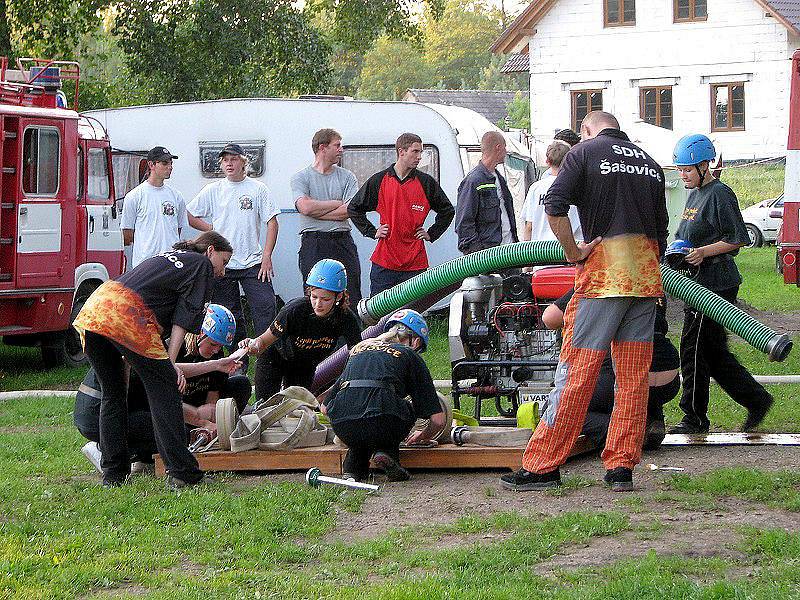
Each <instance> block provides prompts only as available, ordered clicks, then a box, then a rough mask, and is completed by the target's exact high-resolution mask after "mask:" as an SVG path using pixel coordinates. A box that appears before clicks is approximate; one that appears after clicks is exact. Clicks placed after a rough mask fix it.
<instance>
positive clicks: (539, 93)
mask: <svg viewBox="0 0 800 600" xmlns="http://www.w3.org/2000/svg"><path fill="white" fill-rule="evenodd" d="M672 7H673V0H638V1H637V2H636V25H635V26H633V27H608V28H604V27H603V0H559V1H558V2H557V3H556V4H555V6H554V7H553V8H552V9H551V10H550V12H549V13H548V14H547V15H546V16H545V17H544V18H543V19H542V20H541V21H540V22H539V23H538V24H537V25H536V30H537V33H536V34H535V35H534V36H533V37H532V38H531V39H530V44H529V51H530V64H531V118H532V131H533V134H534V136H536V137H537V138H538V139H539V140H542V141H544V140H547V139H549V138H550V137H551V136H552V134H553V132H554V131H557V130H558V129H561V128H563V127H568V126H569V125H570V121H571V107H570V88H571V89H581V88H584V89H585V88H590V87H591V88H594V87H595V85H597V84H598V83H599V84H600V86H599V87H603V88H604V89H603V108H604V110H607V111H610V112H612V113H614V114H615V115H616V116H617V118H619V119H620V121H621V123H622V126H623V129H624V128H625V125H626V124H630V123H632V122H633V121H635V120H638V119H639V85H653V84H652V83H651V82H644V83H637V82H636V81H632V80H638V79H657V78H668V79H673V80H675V81H674V86H673V89H672V100H673V119H674V130H675V133H676V134H684V133H693V132H699V133H706V134H709V135H711V137H712V138H713V139H714V141H715V142H716V143H717V144H718V145H719V147H720V149H721V151H722V152H723V154H724V156H725V157H726V158H728V159H732V158H753V157H766V156H779V155H784V154H785V153H786V138H787V127H788V102H789V72H790V65H791V61H790V58H791V55H792V52H793V50H794V49H795V48H797V47H798V46H800V39H798V37H797V36H795V35H793V34H790V33H789V31H788V30H787V29H786V28H785V27H784V26H783V25H782V24H780V23H779V22H778V21H776V20H775V19H774V18H772V17H767V16H765V13H764V11H763V10H762V9H761V7H760V6H759V5H758V4H756V2H754V1H753V0H708V20H707V21H705V22H695V23H673V14H672V10H673V8H672ZM728 77H729V78H728ZM709 78H714V79H712V80H711V81H713V82H714V83H721V82H722V80H726V82H727V81H731V82H734V81H741V80H745V131H743V132H714V133H713V134H710V130H711V116H710V112H711V99H710V98H711V96H710V94H711V92H710V82H709ZM581 83H586V84H591V85H585V86H584V85H578V84H581Z"/></svg>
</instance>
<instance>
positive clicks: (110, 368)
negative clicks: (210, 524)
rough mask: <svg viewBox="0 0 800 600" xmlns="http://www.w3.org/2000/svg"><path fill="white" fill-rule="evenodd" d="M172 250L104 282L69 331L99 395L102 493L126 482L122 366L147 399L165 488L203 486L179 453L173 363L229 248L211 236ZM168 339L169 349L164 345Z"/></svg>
mask: <svg viewBox="0 0 800 600" xmlns="http://www.w3.org/2000/svg"><path fill="white" fill-rule="evenodd" d="M174 248H175V250H173V251H171V252H164V253H163V254H159V255H158V256H154V257H152V258H148V259H147V260H145V261H144V262H142V263H141V264H139V265H138V266H137V267H136V268H135V269H133V270H131V271H128V272H126V273H124V274H123V275H122V276H121V277H119V278H118V279H116V280H114V281H107V282H105V283H104V284H103V285H101V286H100V287H99V288H97V290H95V292H94V293H93V294H92V295H91V296H90V297H89V299H88V300H87V301H86V304H85V305H84V306H83V309H81V312H80V313H78V316H77V317H76V318H75V321H74V323H73V326H74V327H75V328H76V329H77V330H78V331H79V332H80V334H81V336H82V338H83V340H84V348H85V351H86V355H87V357H88V358H89V362H90V363H91V364H92V367H93V368H94V370H95V372H96V373H97V378H98V380H99V382H100V386H101V388H102V392H103V397H102V400H101V405H100V450H101V452H102V456H103V458H102V467H103V486H105V487H115V486H118V485H121V484H122V483H124V482H125V480H126V478H127V477H128V475H129V474H130V467H131V463H130V456H129V454H128V447H127V445H128V442H127V440H128V435H127V428H128V426H127V408H126V395H127V394H126V388H127V386H126V382H125V362H127V363H128V365H129V366H130V367H131V368H132V369H133V370H134V371H135V372H136V373H137V374H138V375H139V377H140V378H141V380H142V382H143V384H144V387H145V389H146V391H147V396H148V398H149V399H150V407H151V410H152V416H153V425H154V431H155V437H156V445H157V447H158V451H159V454H161V457H162V459H163V460H164V464H165V466H166V468H167V473H168V478H167V485H168V486H170V487H173V488H178V487H183V486H185V485H193V484H195V483H198V482H199V481H200V480H202V478H203V472H202V471H200V469H199V468H198V465H197V461H196V460H195V458H194V456H192V454H191V453H190V452H189V450H188V449H187V447H186V437H185V431H184V426H183V413H182V410H181V394H180V391H179V385H180V386H183V385H184V384H185V379H184V376H183V373H182V372H181V370H180V368H178V367H177V366H176V365H175V361H176V359H177V357H178V352H179V351H180V349H181V346H182V345H183V340H184V336H185V335H186V333H187V332H196V331H199V330H200V325H201V322H202V320H203V315H204V314H205V305H206V303H207V302H208V300H209V298H210V296H211V290H212V286H213V279H214V277H215V276H217V277H221V276H222V275H223V274H224V273H225V265H226V264H227V263H228V261H229V260H230V258H231V254H232V248H231V245H230V244H229V243H228V241H227V240H226V239H225V238H224V237H222V236H221V235H219V234H218V233H216V232H213V231H209V232H206V233H203V234H202V235H200V236H199V237H198V238H197V239H195V240H189V241H182V242H178V243H177V244H175V246H174ZM167 337H169V339H170V343H169V348H165V345H164V342H163V339H166V338H167ZM123 358H124V359H125V362H124V361H123Z"/></svg>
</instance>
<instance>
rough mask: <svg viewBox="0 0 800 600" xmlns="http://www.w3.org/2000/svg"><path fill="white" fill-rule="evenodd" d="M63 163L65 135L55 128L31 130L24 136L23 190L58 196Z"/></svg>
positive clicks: (27, 192) (41, 194) (30, 192)
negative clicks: (63, 140)
mask: <svg viewBox="0 0 800 600" xmlns="http://www.w3.org/2000/svg"><path fill="white" fill-rule="evenodd" d="M60 164H61V136H60V135H59V133H58V129H56V128H55V127H28V128H27V129H26V130H25V134H24V136H23V149H22V190H23V191H24V192H25V193H26V194H28V195H31V196H55V195H56V193H57V192H58V175H59V167H60Z"/></svg>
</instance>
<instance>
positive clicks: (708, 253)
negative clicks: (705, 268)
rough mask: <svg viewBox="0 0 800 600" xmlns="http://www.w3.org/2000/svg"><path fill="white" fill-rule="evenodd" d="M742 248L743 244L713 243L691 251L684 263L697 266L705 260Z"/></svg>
mask: <svg viewBox="0 0 800 600" xmlns="http://www.w3.org/2000/svg"><path fill="white" fill-rule="evenodd" d="M742 246H744V244H729V243H728V242H723V241H719V242H714V243H713V244H708V245H707V246H700V247H699V248H695V249H693V250H692V251H691V252H689V254H687V255H686V262H688V263H689V264H690V265H694V266H697V265H699V264H700V263H702V262H703V260H704V259H706V258H710V257H712V256H717V255H718V254H725V253H726V252H733V251H734V250H738V249H739V248H741V247H742Z"/></svg>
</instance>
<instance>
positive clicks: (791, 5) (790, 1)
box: [491, 0, 800, 54]
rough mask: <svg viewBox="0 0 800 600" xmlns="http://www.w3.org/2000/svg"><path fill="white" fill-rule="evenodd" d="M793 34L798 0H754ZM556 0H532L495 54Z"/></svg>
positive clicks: (799, 30)
mask: <svg viewBox="0 0 800 600" xmlns="http://www.w3.org/2000/svg"><path fill="white" fill-rule="evenodd" d="M754 1H755V2H756V3H757V4H758V5H759V6H761V7H762V8H763V9H764V10H765V11H767V12H768V13H770V14H771V15H772V16H774V17H775V18H776V19H777V20H778V22H780V23H781V24H782V25H783V26H784V27H786V28H787V29H788V30H789V31H790V32H792V33H794V34H795V35H800V0H754ZM555 3H556V0H532V2H531V3H530V4H529V5H528V7H527V8H526V9H525V10H523V11H522V13H520V15H519V16H518V17H517V18H516V19H514V21H513V22H512V23H511V25H509V26H508V27H507V28H506V29H505V31H503V33H501V34H500V37H498V38H497V39H496V40H495V41H494V43H493V44H492V46H491V51H492V52H494V53H495V54H505V53H508V52H515V51H518V48H517V46H519V44H520V42H522V41H524V39H525V38H529V37H531V36H532V35H534V34H535V33H536V29H535V27H536V24H537V23H538V22H539V21H541V20H542V19H543V18H544V16H545V15H546V14H547V13H548V12H549V11H550V9H551V8H552V7H553V5H554V4H555Z"/></svg>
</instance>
